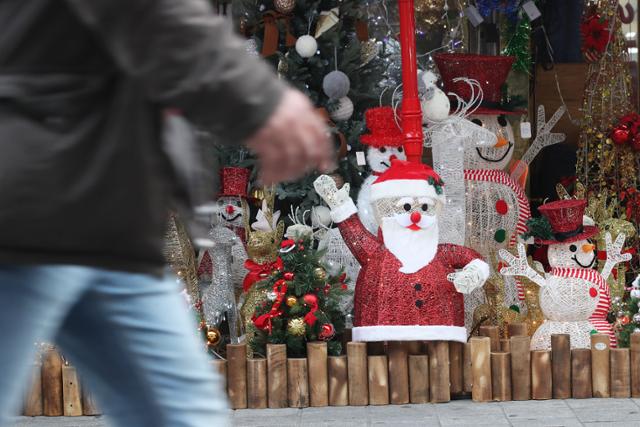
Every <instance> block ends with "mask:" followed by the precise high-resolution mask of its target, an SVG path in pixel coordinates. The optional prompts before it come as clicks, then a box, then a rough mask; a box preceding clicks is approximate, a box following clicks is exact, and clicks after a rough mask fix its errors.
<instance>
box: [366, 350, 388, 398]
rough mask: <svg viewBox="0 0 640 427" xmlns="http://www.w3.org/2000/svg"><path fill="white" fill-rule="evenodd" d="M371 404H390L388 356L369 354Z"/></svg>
mask: <svg viewBox="0 0 640 427" xmlns="http://www.w3.org/2000/svg"><path fill="white" fill-rule="evenodd" d="M368 377H369V378H368V379H369V405H388V404H389V370H388V362H387V356H384V355H374V356H369V360H368Z"/></svg>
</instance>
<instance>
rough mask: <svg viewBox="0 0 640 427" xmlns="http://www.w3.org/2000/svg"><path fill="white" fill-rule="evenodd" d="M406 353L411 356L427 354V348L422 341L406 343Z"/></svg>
mask: <svg viewBox="0 0 640 427" xmlns="http://www.w3.org/2000/svg"><path fill="white" fill-rule="evenodd" d="M407 351H408V352H409V355H412V354H427V346H426V344H425V342H424V341H407Z"/></svg>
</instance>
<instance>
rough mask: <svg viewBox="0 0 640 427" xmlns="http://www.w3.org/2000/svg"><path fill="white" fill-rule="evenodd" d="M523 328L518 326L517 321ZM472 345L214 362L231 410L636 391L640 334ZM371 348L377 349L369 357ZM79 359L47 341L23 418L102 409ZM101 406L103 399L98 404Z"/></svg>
mask: <svg viewBox="0 0 640 427" xmlns="http://www.w3.org/2000/svg"><path fill="white" fill-rule="evenodd" d="M513 331H514V332H518V333H526V330H525V331H524V332H523V329H522V328H518V327H515V328H513ZM483 333H484V334H486V335H481V336H478V337H473V338H471V340H470V342H469V343H466V344H462V343H452V342H444V341H442V342H439V341H435V342H429V343H426V345H424V343H419V344H415V343H406V342H395V343H391V342H390V343H388V344H387V345H384V344H379V345H369V346H368V345H367V344H366V343H358V342H349V343H347V345H346V354H345V355H341V356H329V355H328V354H327V347H326V343H324V342H314V343H309V344H308V357H306V358H297V359H291V358H289V359H288V358H287V356H286V347H285V345H282V344H279V345H269V346H268V348H267V355H266V356H267V357H266V358H264V359H251V358H247V349H246V347H245V345H244V344H236V345H229V346H228V347H227V354H228V356H229V358H228V360H227V361H224V360H216V361H212V369H215V370H216V371H217V372H219V373H220V375H221V376H222V377H223V384H224V385H225V389H226V390H227V393H228V396H229V402H230V404H231V406H232V407H233V408H234V409H243V408H252V409H261V408H284V407H297V408H300V407H307V406H314V407H324V406H347V405H351V406H365V405H388V404H405V403H428V402H447V401H449V400H450V399H452V398H461V397H471V398H472V399H473V400H474V401H479V402H487V401H509V400H530V399H534V400H545V399H553V398H556V399H566V398H578V399H585V398H591V397H612V398H628V397H634V398H638V397H640V333H635V334H633V335H632V337H631V347H630V348H610V344H609V338H608V336H606V335H600V334H595V335H593V336H592V340H591V348H589V349H571V342H570V338H569V336H568V335H554V336H553V337H552V340H551V347H552V348H551V349H550V350H534V351H531V350H529V346H530V338H529V337H528V336H526V335H519V334H518V335H514V336H511V338H510V339H509V340H508V349H509V350H510V351H503V349H504V348H505V345H504V339H502V340H501V341H496V336H495V332H494V330H493V329H490V328H489V329H486V328H485V330H483ZM372 352H373V354H372ZM80 381H81V379H80V378H78V374H77V373H76V370H75V368H74V367H73V366H71V365H69V364H68V363H66V362H65V361H64V360H63V359H62V358H61V357H60V355H59V354H58V352H57V351H56V350H55V349H53V348H51V349H48V350H47V351H46V352H45V353H44V355H43V357H42V362H41V363H38V364H35V365H34V366H33V369H32V374H31V377H30V389H29V391H28V393H27V394H26V396H25V399H24V410H23V413H24V415H26V416H41V415H45V416H63V415H64V416H79V415H97V414H99V413H100V411H99V409H98V407H97V405H96V402H95V400H94V398H93V396H92V395H91V394H90V392H89V390H86V389H85V388H84V387H82V386H81V382H80ZM98 403H99V402H98Z"/></svg>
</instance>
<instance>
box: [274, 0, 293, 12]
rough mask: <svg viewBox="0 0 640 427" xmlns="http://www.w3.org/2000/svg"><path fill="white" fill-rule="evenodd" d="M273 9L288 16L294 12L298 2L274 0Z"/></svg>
mask: <svg viewBox="0 0 640 427" xmlns="http://www.w3.org/2000/svg"><path fill="white" fill-rule="evenodd" d="M273 7H274V8H275V9H276V10H277V11H278V12H280V13H282V14H284V15H286V14H288V13H291V12H293V9H294V8H295V7H296V0H274V2H273Z"/></svg>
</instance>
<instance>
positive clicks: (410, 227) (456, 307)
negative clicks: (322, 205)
mask: <svg viewBox="0 0 640 427" xmlns="http://www.w3.org/2000/svg"><path fill="white" fill-rule="evenodd" d="M314 184H315V188H316V191H317V193H318V194H319V195H320V196H321V197H322V198H323V199H324V200H325V201H326V203H327V204H328V205H329V207H330V208H331V216H332V219H333V220H334V222H336V223H337V224H338V227H339V229H340V232H341V233H342V236H343V238H344V241H345V242H346V243H347V245H348V246H349V249H350V250H351V252H352V253H353V255H354V256H355V257H356V259H357V260H358V261H359V262H360V264H361V265H362V269H361V271H360V274H359V275H358V280H357V283H356V292H355V307H354V314H355V319H354V328H353V339H354V340H355V341H398V340H452V341H460V342H466V340H467V331H466V329H465V327H464V305H463V294H467V293H469V292H471V291H473V290H474V289H476V288H478V287H480V286H482V285H483V284H484V282H485V280H486V279H487V278H488V276H489V266H488V265H487V264H486V263H485V262H484V261H482V259H481V258H480V255H479V254H478V253H477V252H475V251H473V250H471V249H468V248H465V247H462V246H458V245H452V244H439V243H438V219H437V216H438V213H439V212H440V210H441V208H442V205H443V203H444V200H445V199H444V187H443V183H442V181H441V179H440V177H439V176H438V175H437V174H436V173H435V172H434V171H433V170H432V169H431V168H430V167H429V166H427V165H424V164H421V163H410V162H406V161H402V160H393V161H392V162H391V167H390V168H389V169H388V170H387V171H385V172H384V173H382V174H381V175H380V176H379V177H377V179H376V180H375V182H374V183H373V184H372V185H371V202H372V204H373V211H374V215H375V217H376V220H377V222H378V224H380V229H379V232H378V236H374V235H372V234H371V233H368V232H367V231H366V229H365V227H364V225H363V224H362V222H361V221H360V220H359V218H358V215H357V212H358V210H357V208H356V206H355V204H354V203H353V201H352V200H351V198H350V197H349V185H348V184H345V185H344V186H343V187H342V188H341V189H337V188H336V184H335V181H333V180H332V179H331V178H330V177H328V176H325V175H323V176H321V177H319V178H318V179H317V180H316V182H315V183H314Z"/></svg>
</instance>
